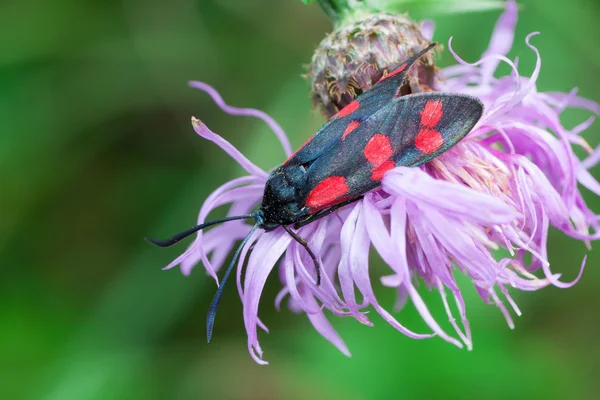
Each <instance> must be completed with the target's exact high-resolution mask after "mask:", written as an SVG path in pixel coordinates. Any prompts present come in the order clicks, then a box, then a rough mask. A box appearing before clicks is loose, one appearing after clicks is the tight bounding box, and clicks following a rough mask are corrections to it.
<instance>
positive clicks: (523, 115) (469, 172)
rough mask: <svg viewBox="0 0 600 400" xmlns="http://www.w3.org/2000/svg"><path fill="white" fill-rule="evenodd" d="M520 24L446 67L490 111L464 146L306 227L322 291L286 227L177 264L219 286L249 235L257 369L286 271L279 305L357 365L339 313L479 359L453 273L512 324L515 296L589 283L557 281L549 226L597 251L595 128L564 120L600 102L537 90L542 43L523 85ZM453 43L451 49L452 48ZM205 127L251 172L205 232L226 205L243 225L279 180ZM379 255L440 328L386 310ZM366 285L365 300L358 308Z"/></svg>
mask: <svg viewBox="0 0 600 400" xmlns="http://www.w3.org/2000/svg"><path fill="white" fill-rule="evenodd" d="M516 19H517V8H516V4H515V2H514V1H509V2H508V6H507V9H506V11H505V12H504V14H503V15H502V16H501V18H500V20H499V21H498V23H497V25H496V28H495V30H494V33H493V36H492V40H491V43H490V46H489V48H488V49H487V51H486V52H485V53H484V55H483V58H482V60H481V61H479V62H477V63H474V64H469V63H467V62H465V61H462V60H461V59H460V58H459V57H458V56H457V55H456V54H455V53H454V52H453V53H452V54H454V56H455V58H456V60H457V61H458V64H457V65H455V66H452V67H449V68H446V69H445V70H443V71H442V74H443V77H444V80H443V82H442V83H440V84H438V87H437V89H439V90H440V91H444V92H452V93H467V94H471V95H473V96H476V97H478V98H479V99H481V101H482V102H483V103H484V104H485V112H484V115H483V117H482V118H481V120H480V122H479V124H478V125H477V126H476V128H475V129H474V130H473V131H472V132H471V133H470V134H469V135H468V136H467V137H466V138H465V139H464V140H462V141H461V142H460V143H459V144H458V145H456V146H455V147H454V148H452V149H451V150H449V151H448V152H446V153H444V154H443V155H441V156H440V157H438V158H436V159H434V160H433V161H431V162H430V163H428V164H426V165H424V166H422V167H419V168H407V167H399V168H395V169H393V170H391V171H389V172H388V173H387V174H386V175H385V177H384V178H383V180H382V186H381V188H380V189H379V190H377V191H375V192H370V193H368V194H367V195H366V196H365V197H364V198H363V199H361V200H360V201H358V202H356V203H352V204H350V205H348V206H346V207H343V208H341V209H340V210H338V211H337V212H335V213H333V214H331V215H329V216H328V217H326V218H323V219H321V220H318V221H316V222H313V223H311V224H309V225H307V226H305V227H302V228H301V229H299V231H298V233H299V234H300V235H301V236H302V237H304V238H306V239H307V241H308V243H309V246H310V248H311V249H312V250H313V252H314V253H315V254H316V256H317V258H318V259H319V260H320V261H321V265H322V273H321V275H322V280H321V283H320V285H316V282H315V278H314V277H315V268H314V264H313V262H312V261H311V259H310V256H309V254H308V253H307V252H306V251H305V249H304V248H303V247H302V246H301V245H300V244H299V243H297V242H295V241H294V240H292V238H291V237H290V235H289V234H288V233H286V231H285V230H284V229H283V228H282V227H279V228H277V229H274V230H272V231H269V232H265V231H263V230H260V229H254V230H253V231H252V233H251V234H250V235H249V233H250V232H251V229H253V228H252V226H251V225H249V224H247V223H245V222H244V221H242V220H235V221H232V222H228V223H226V224H223V225H220V226H217V227H215V228H213V229H210V230H208V231H206V232H202V231H200V232H198V234H197V237H196V240H195V241H194V242H193V244H192V245H191V246H190V247H189V248H188V249H187V250H186V251H185V253H183V254H182V255H181V256H179V257H178V258H177V259H176V260H174V261H173V262H172V263H171V264H169V265H168V266H167V267H166V268H172V267H174V266H177V265H180V266H181V270H182V271H183V273H184V274H185V275H187V274H189V273H190V271H191V269H192V268H193V267H194V266H195V265H197V264H198V263H202V264H203V265H204V268H206V271H207V272H208V273H209V274H210V275H211V276H212V277H213V278H214V279H215V280H216V281H217V282H218V278H217V272H218V271H219V269H220V268H221V267H222V266H223V262H224V260H225V259H226V257H227V255H228V254H229V253H230V252H231V251H232V249H234V247H235V245H236V243H237V242H238V241H240V240H242V239H244V238H245V237H246V236H247V235H249V237H248V238H247V240H245V241H244V243H243V246H241V247H240V249H239V252H240V254H239V258H238V261H237V274H236V275H237V276H236V280H237V287H238V292H239V295H240V298H241V299H242V303H243V314H244V315H243V317H244V322H245V327H246V331H247V334H248V349H249V351H250V354H251V356H252V357H253V358H254V359H255V360H256V362H258V363H260V364H265V363H266V362H265V361H264V360H263V358H262V350H261V348H260V346H259V342H258V332H257V330H258V327H260V328H261V329H263V330H266V327H265V326H264V325H263V324H262V323H261V321H260V320H259V318H258V308H259V303H260V298H261V293H262V290H263V288H264V285H265V282H266V280H267V277H268V276H269V275H270V274H271V271H272V270H273V269H274V268H277V269H278V275H279V279H280V280H281V283H282V285H283V288H282V290H281V292H280V293H279V295H278V296H277V299H276V304H275V306H276V307H277V308H278V309H279V307H280V305H281V302H282V301H283V300H284V299H285V298H288V297H289V301H288V304H289V307H290V308H291V309H292V310H295V311H302V312H305V313H306V315H307V316H308V318H309V320H310V321H311V323H312V324H313V326H314V327H315V329H316V330H317V331H318V332H319V333H320V334H321V335H323V336H324V337H325V338H326V339H327V340H329V341H330V342H331V343H332V344H333V345H334V346H336V347H337V348H338V349H339V350H340V351H341V352H343V353H344V354H346V355H350V353H349V351H348V349H347V348H346V345H345V344H344V342H343V340H342V339H341V337H340V336H339V335H338V334H337V332H336V331H335V330H334V328H333V327H332V326H331V324H330V323H329V321H328V319H327V317H326V314H333V315H337V316H352V317H354V318H356V319H357V320H358V321H359V322H361V323H363V324H366V325H372V323H371V321H370V320H369V318H368V315H367V313H366V311H367V310H368V308H369V306H370V307H372V308H373V309H375V311H377V312H378V313H379V314H380V315H381V316H382V317H383V318H384V319H385V320H386V321H387V322H388V323H390V324H391V325H392V326H393V327H394V328H396V329H397V330H398V331H400V332H401V333H403V334H405V335H407V336H409V337H411V338H414V339H424V338H429V337H432V336H439V337H441V338H442V339H444V340H446V341H448V342H450V343H452V344H455V345H456V346H459V347H462V346H463V344H464V345H466V347H467V348H468V349H471V347H472V337H471V331H470V329H469V324H468V321H467V317H466V305H465V303H464V301H463V297H462V295H461V290H460V288H459V287H458V285H457V283H456V281H455V279H454V275H453V271H454V270H459V271H460V272H461V273H463V274H465V275H466V276H468V277H469V278H470V279H471V280H472V282H473V284H474V286H475V288H476V289H477V291H478V293H479V294H480V296H481V298H482V299H483V300H484V301H486V302H489V303H491V304H495V305H496V306H497V307H498V308H500V310H501V312H502V313H503V314H504V316H505V318H506V320H507V322H508V324H509V326H510V327H511V328H512V327H513V321H512V318H511V315H510V312H509V310H508V309H507V307H506V306H505V301H506V302H508V303H509V304H510V306H511V308H512V309H513V311H514V312H515V313H516V314H517V315H520V311H519V309H518V307H517V306H516V304H515V303H514V301H513V300H512V298H511V297H510V295H509V291H508V290H509V288H512V289H518V290H526V291H534V290H538V289H541V288H543V287H545V286H547V285H554V286H558V287H561V288H566V287H570V286H572V285H573V284H574V283H576V282H577V281H578V280H579V278H580V276H581V272H582V271H583V266H584V264H585V259H584V260H583V261H581V270H580V273H579V276H578V277H577V278H576V279H575V280H574V281H572V282H563V281H561V280H560V274H557V273H554V272H552V271H551V269H550V263H549V261H548V257H547V248H546V243H547V237H548V230H549V228H550V226H554V227H555V228H557V229H559V230H561V231H562V232H564V233H565V234H566V235H568V236H571V237H573V238H576V239H579V240H582V241H586V242H587V241H589V240H594V239H597V238H599V237H600V230H599V228H598V225H599V217H598V216H597V215H596V214H594V213H593V212H592V211H591V210H589V209H588V207H587V206H586V204H585V201H584V200H583V197H582V196H581V193H580V192H579V188H578V184H581V185H582V186H584V187H586V188H587V189H589V190H591V191H592V192H594V193H596V194H598V195H600V184H599V183H598V181H596V180H595V179H594V178H593V177H592V175H591V174H590V173H589V171H588V170H589V168H591V167H592V166H594V165H595V164H596V163H598V161H599V160H600V150H595V151H593V152H592V151H591V149H590V148H589V145H587V143H586V142H585V140H584V139H583V138H582V137H581V136H580V134H581V133H582V132H583V131H584V130H586V129H587V128H588V127H589V126H590V125H591V124H592V122H593V118H590V119H588V120H586V121H584V122H582V123H581V124H580V125H578V126H576V127H575V128H573V129H571V130H567V129H566V128H564V127H563V126H562V124H561V122H560V119H559V116H560V114H561V112H562V111H563V110H564V109H565V108H567V107H576V108H582V109H585V110H588V111H590V112H592V113H595V114H600V106H599V105H598V104H596V103H594V102H592V101H589V100H585V99H582V98H580V97H578V96H577V94H576V91H575V90H574V91H572V92H570V93H564V94H563V93H540V92H538V91H537V89H536V79H537V77H538V74H539V71H540V68H541V58H540V54H539V52H538V50H537V49H536V47H535V46H533V45H532V44H531V37H532V36H534V35H535V34H530V35H529V36H528V37H527V38H526V39H525V40H526V43H527V45H528V46H529V48H530V49H531V50H532V51H533V52H534V53H535V55H536V57H537V63H536V66H535V70H534V72H533V74H532V75H531V77H529V78H523V77H521V76H519V73H518V71H517V68H516V65H515V63H514V62H512V61H511V60H509V59H508V58H506V57H505V54H506V53H507V52H508V51H509V49H510V47H511V45H512V41H513V32H514V26H515V23H516ZM448 47H449V48H450V51H452V47H451V43H449V45H448ZM500 62H504V63H506V64H508V65H509V66H510V67H511V68H512V70H513V72H512V74H511V75H510V76H505V77H501V78H497V77H495V76H494V72H495V70H496V67H497V66H498V64H499V63H500ZM190 85H191V86H192V87H194V88H196V89H200V90H202V91H204V92H206V93H208V94H209V95H210V96H211V97H212V98H213V99H214V101H215V102H216V103H217V104H218V105H219V106H220V107H221V109H223V110H224V111H225V112H227V113H228V114H230V115H246V116H252V117H256V118H260V119H262V120H263V121H265V122H266V123H267V125H268V126H269V127H270V128H271V129H272V130H273V132H274V133H275V134H276V136H277V137H278V138H279V140H280V142H281V144H282V146H283V149H284V151H285V153H286V154H287V155H290V154H291V148H290V144H289V141H288V139H287V137H286V135H285V134H284V132H283V131H282V129H281V128H280V126H279V125H278V124H277V123H276V122H275V121H274V120H273V119H271V118H270V117H269V116H268V115H266V114H264V113H263V112H260V111H257V110H253V109H240V108H234V107H231V106H228V105H226V104H225V103H224V101H223V100H222V98H221V97H220V96H219V94H218V93H217V92H216V91H215V90H214V89H213V88H212V87H210V86H208V85H206V84H204V83H200V82H192V83H191V84H190ZM192 123H193V127H194V129H195V131H196V132H197V133H198V134H199V135H200V136H202V137H203V138H205V139H208V140H210V141H212V142H214V143H215V144H217V145H218V146H219V147H220V148H221V149H223V150H224V151H225V152H226V153H227V154H229V155H230V156H231V157H232V158H233V159H234V160H235V161H237V162H238V163H239V164H240V165H241V166H242V167H243V168H244V169H245V170H246V171H247V173H248V175H247V176H244V177H241V178H237V179H234V180H232V181H230V182H227V183H225V184H224V185H222V186H221V187H219V188H218V189H216V190H215V191H214V192H213V193H212V194H211V195H210V196H209V197H208V198H207V199H206V201H205V202H204V204H203V206H202V208H201V209H200V215H199V216H198V223H199V224H202V223H203V222H205V221H206V220H207V217H208V215H209V214H210V212H211V211H212V210H213V209H215V208H216V207H218V206H221V205H224V204H230V205H231V207H230V210H229V213H228V215H230V216H237V215H243V214H248V213H250V212H251V211H252V210H253V209H255V208H256V207H257V205H258V204H259V203H260V202H261V199H262V196H263V190H264V186H265V182H266V180H267V176H268V173H267V172H266V171H263V170H262V169H260V168H258V167H257V166H256V165H254V164H253V163H252V162H251V161H250V160H248V159H247V158H246V157H245V156H244V155H243V154H242V153H240V152H239V151H238V150H237V149H235V148H234V147H233V146H232V145H231V144H229V143H228V142H227V141H226V140H224V139H223V138H222V137H220V136H218V135H217V134H215V133H213V132H212V131H211V130H210V129H209V128H208V127H206V126H205V125H203V124H202V123H201V122H200V121H199V120H196V119H192ZM575 146H580V147H583V148H584V149H586V150H588V151H590V152H591V154H590V155H589V157H588V158H586V159H585V160H583V161H582V160H580V159H579V158H578V157H577V156H576V155H575V153H574V152H573V147H575ZM282 161H283V160H282ZM371 246H372V247H373V248H374V249H375V250H376V251H377V252H378V254H379V256H380V257H381V258H382V259H383V260H384V261H385V263H386V264H387V265H388V266H389V274H387V275H385V276H382V277H381V278H380V280H381V283H382V284H383V285H384V286H387V287H390V288H394V290H396V291H397V293H398V301H397V304H396V309H400V308H401V307H402V306H403V304H404V303H405V301H406V300H407V299H410V300H411V301H412V302H413V304H414V305H415V307H416V308H417V310H418V311H419V313H420V314H421V316H422V317H423V319H424V321H425V322H426V323H427V325H428V326H429V328H430V330H431V331H430V332H424V333H417V332H413V331H412V330H410V329H409V328H407V327H405V326H404V325H402V324H401V323H400V321H398V320H397V319H396V318H395V317H394V316H393V315H392V314H391V313H390V312H389V311H387V310H386V309H385V308H384V307H383V306H382V305H380V304H379V302H378V301H377V298H376V296H375V293H374V290H373V285H372V282H371V280H370V275H369V261H368V260H369V251H370V248H371ZM499 248H503V249H507V250H508V252H509V254H510V257H507V258H502V259H499V260H498V259H496V258H495V257H494V255H493V253H492V252H493V251H494V250H496V249H499ZM527 254H530V255H531V262H530V263H527V262H526V261H525V260H526V255H527ZM209 256H210V257H209ZM578 262H579V261H578ZM244 264H246V270H245V273H243V270H242V267H243V265H244ZM538 270H540V272H539V273H538V274H534V272H536V271H538ZM420 282H423V283H424V284H425V285H426V286H427V287H428V288H429V289H434V290H437V291H438V292H439V294H440V300H441V301H442V302H443V304H444V307H445V309H446V312H447V314H448V318H449V319H450V322H451V323H452V325H453V327H454V331H455V333H454V334H453V335H451V334H449V333H447V332H445V331H444V330H443V329H442V328H441V327H440V325H439V324H438V323H437V322H436V320H435V319H434V318H433V316H432V315H431V313H430V312H429V309H428V307H427V305H426V304H425V302H424V301H423V299H422V297H421V296H420V295H419V291H418V290H417V286H418V285H419V283H420ZM356 289H358V292H359V293H360V294H361V297H362V298H360V299H359V298H356V296H355V293H356ZM448 290H449V292H450V293H449V296H448ZM448 297H450V298H452V299H453V302H454V303H455V307H456V311H457V313H458V315H459V316H460V317H459V321H460V323H457V322H455V318H454V316H453V311H452V308H453V307H451V305H450V304H449V300H448ZM217 298H218V296H217ZM217 304H218V299H217ZM213 306H216V304H213ZM325 310H327V311H325ZM212 315H213V316H214V314H212ZM210 322H211V323H209V325H210V326H212V321H210ZM209 335H210V332H209Z"/></svg>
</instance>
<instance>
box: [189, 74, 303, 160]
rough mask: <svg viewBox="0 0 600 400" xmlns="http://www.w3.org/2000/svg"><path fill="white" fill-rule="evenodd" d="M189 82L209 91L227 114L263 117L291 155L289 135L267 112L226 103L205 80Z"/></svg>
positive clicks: (288, 154)
mask: <svg viewBox="0 0 600 400" xmlns="http://www.w3.org/2000/svg"><path fill="white" fill-rule="evenodd" d="M188 84H189V85H190V86H191V87H193V88H196V89H200V90H202V91H204V92H206V93H208V95H209V96H210V97H212V99H213V101H214V102H215V103H216V104H217V105H218V106H219V107H220V108H221V110H223V111H225V112H226V113H227V114H230V115H243V116H248V117H254V118H259V119H262V120H263V121H264V122H265V123H266V124H267V125H268V126H269V128H271V130H272V131H273V133H275V135H276V136H277V138H278V139H279V141H280V142H281V146H282V147H283V151H285V155H286V156H287V157H289V156H290V155H291V154H292V146H291V145H290V141H289V139H288V137H287V135H286V134H285V132H284V131H283V129H281V126H280V125H279V124H278V123H277V122H276V121H275V120H274V119H273V118H271V117H270V116H269V115H268V114H267V113H265V112H263V111H260V110H255V109H253V108H237V107H232V106H229V105H227V104H225V101H224V100H223V98H222V97H221V95H220V94H219V93H218V92H217V91H216V90H215V89H214V88H213V87H212V86H209V85H207V84H206V83H204V82H198V81H191V82H189V83H188Z"/></svg>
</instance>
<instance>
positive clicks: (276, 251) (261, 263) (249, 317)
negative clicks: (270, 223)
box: [243, 229, 291, 364]
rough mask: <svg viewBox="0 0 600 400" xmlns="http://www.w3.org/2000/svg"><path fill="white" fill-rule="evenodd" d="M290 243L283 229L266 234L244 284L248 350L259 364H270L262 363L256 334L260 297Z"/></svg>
mask: <svg viewBox="0 0 600 400" xmlns="http://www.w3.org/2000/svg"><path fill="white" fill-rule="evenodd" d="M290 241H291V237H290V236H289V235H288V234H287V232H285V231H284V230H283V229H276V230H274V231H271V232H267V233H264V234H263V235H262V236H261V237H260V239H259V240H258V241H257V242H256V244H255V246H254V250H253V251H252V254H250V259H249V260H248V267H247V268H246V277H245V281H244V300H243V304H244V325H245V326H246V332H247V334H248V351H249V352H250V355H251V356H252V358H253V359H254V360H255V361H256V362H257V363H259V364H267V362H266V361H263V360H262V351H261V349H260V346H259V344H258V338H257V332H256V324H257V319H258V304H259V301H260V296H261V294H262V291H263V288H264V286H265V282H266V280H267V277H268V276H269V274H270V273H271V270H272V269H273V267H274V266H275V263H276V262H277V260H278V259H279V257H281V255H282V254H283V253H284V252H285V250H286V249H287V247H288V246H289V244H290Z"/></svg>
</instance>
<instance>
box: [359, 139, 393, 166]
mask: <svg viewBox="0 0 600 400" xmlns="http://www.w3.org/2000/svg"><path fill="white" fill-rule="evenodd" d="M363 153H364V155H365V157H367V160H369V162H370V163H371V164H373V165H375V166H376V167H379V166H380V165H381V164H383V163H384V162H386V161H387V160H388V159H389V158H390V157H391V156H392V154H393V150H392V144H391V143H390V139H389V138H388V137H387V136H385V135H382V134H381V133H377V134H375V135H373V137H372V138H371V139H370V140H369V142H368V143H367V145H366V146H365V148H364V150H363Z"/></svg>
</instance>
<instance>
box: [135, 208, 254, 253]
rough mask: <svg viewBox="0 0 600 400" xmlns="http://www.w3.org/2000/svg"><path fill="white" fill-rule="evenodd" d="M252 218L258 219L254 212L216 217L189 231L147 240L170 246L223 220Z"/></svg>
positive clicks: (154, 243)
mask: <svg viewBox="0 0 600 400" xmlns="http://www.w3.org/2000/svg"><path fill="white" fill-rule="evenodd" d="M250 218H252V219H256V218H255V216H254V214H246V215H236V216H233V217H225V218H221V219H215V220H214V221H208V222H205V223H203V224H200V225H196V226H195V227H193V228H190V229H188V230H187V231H183V232H181V233H178V234H177V235H175V236H173V237H171V238H169V239H166V240H157V239H152V238H146V240H147V241H148V242H150V243H152V244H153V245H156V246H159V247H169V246H172V245H174V244H175V243H177V242H179V241H181V240H183V239H185V238H186V237H188V236H190V235H192V234H194V233H196V232H198V231H200V230H202V229H204V228H208V227H209V226H213V225H216V224H221V223H223V222H228V221H235V220H238V219H250Z"/></svg>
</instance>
